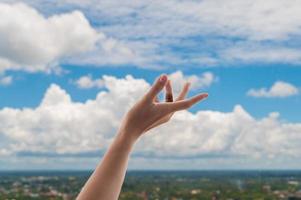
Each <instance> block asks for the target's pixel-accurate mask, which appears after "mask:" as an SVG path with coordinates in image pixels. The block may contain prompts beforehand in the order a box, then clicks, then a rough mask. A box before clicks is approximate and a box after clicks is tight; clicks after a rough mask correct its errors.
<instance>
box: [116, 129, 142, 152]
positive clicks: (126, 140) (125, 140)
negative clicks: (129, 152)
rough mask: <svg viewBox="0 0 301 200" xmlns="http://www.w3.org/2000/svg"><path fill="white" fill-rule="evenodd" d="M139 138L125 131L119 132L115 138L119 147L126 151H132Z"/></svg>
mask: <svg viewBox="0 0 301 200" xmlns="http://www.w3.org/2000/svg"><path fill="white" fill-rule="evenodd" d="M137 139H138V138H137V137H135V135H134V134H132V133H130V132H127V131H125V130H119V131H118V134H117V136H116V138H115V141H116V142H117V143H118V146H119V147H121V148H125V149H132V147H133V146H134V144H135V143H136V141H137Z"/></svg>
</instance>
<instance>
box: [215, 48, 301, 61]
mask: <svg viewBox="0 0 301 200" xmlns="http://www.w3.org/2000/svg"><path fill="white" fill-rule="evenodd" d="M221 56H222V57H223V59H225V60H226V61H232V62H233V61H243V62H249V63H252V62H253V63H256V62H260V61H264V62H265V63H301V50H300V49H298V48H287V47H273V46H268V47H265V46H260V45H256V46H252V45H251V46H250V45H248V44H243V45H239V46H238V47H230V48H228V49H225V50H223V51H222V52H221Z"/></svg>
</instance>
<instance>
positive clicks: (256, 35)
mask: <svg viewBox="0 0 301 200" xmlns="http://www.w3.org/2000/svg"><path fill="white" fill-rule="evenodd" d="M60 2H61V5H66V4H69V5H70V4H71V5H76V6H79V7H81V8H85V9H88V10H89V11H91V12H93V14H94V16H96V17H97V16H98V17H101V18H106V19H107V20H114V19H117V18H119V19H121V20H123V21H127V24H124V23H122V22H123V21H122V22H120V23H114V24H113V25H112V26H109V27H107V28H108V29H111V30H113V31H114V32H115V31H116V30H117V29H118V30H121V32H119V33H118V34H122V35H128V34H131V33H133V32H135V33H137V34H136V35H132V37H141V36H162V35H163V36H187V35H195V34H196V33H201V32H203V33H214V34H218V35H219V34H222V35H228V36H242V37H248V38H250V39H256V40H262V39H285V38H287V37H289V35H293V34H300V31H301V30H300V25H301V22H300V20H301V14H300V12H299V9H298V7H300V2H299V1H285V0H276V1H275V0H267V1H264V2H262V1H260V0H255V1H254V0H253V1H252V0H243V1H242V0H226V1H223V0H205V1H193V0H190V1H173V0H166V1H164V2H162V1H159V0H155V1H150V0H147V1H131V0H125V1H122V2H120V1H117V0H105V1H101V2H97V3H96V2H95V1H94V0H90V1H78V0H62V1H60ZM221 5H222V6H221ZM113 11H114V12H113ZM133 14H135V15H133ZM138 19H139V20H138ZM146 24H147V27H148V28H146V27H145V25H146ZM275 24H277V26H275ZM122 25H125V26H124V27H123V28H122ZM166 27H168V29H166ZM179 27H182V28H181V29H179Z"/></svg>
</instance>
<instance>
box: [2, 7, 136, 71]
mask: <svg viewBox="0 0 301 200" xmlns="http://www.w3.org/2000/svg"><path fill="white" fill-rule="evenodd" d="M0 42H1V46H0V72H1V71H2V72H3V71H6V70H24V71H29V72H37V71H43V72H51V71H58V70H59V69H58V66H59V64H60V61H61V60H64V62H66V63H69V62H68V58H69V59H70V60H72V59H71V57H73V56H81V55H82V54H84V53H87V52H93V51H96V50H97V49H98V51H97V52H98V53H101V54H105V55H106V56H108V57H110V56H115V57H116V56H119V57H122V56H125V57H126V56H129V55H130V54H131V51H130V50H129V49H128V48H127V47H125V46H124V45H121V44H120V42H119V41H117V40H116V39H113V38H111V37H107V36H106V35H105V34H103V33H102V32H100V31H97V30H95V29H94V28H93V27H92V26H91V25H90V23H89V21H88V20H87V18H86V17H85V16H84V14H83V13H82V12H81V11H78V10H75V11H72V12H69V13H63V14H54V15H51V16H49V17H45V16H44V15H43V14H41V13H39V12H38V11H37V10H36V9H34V8H32V7H30V6H28V5H26V4H23V3H14V4H6V3H0ZM99 51H101V52H99ZM112 60H113V59H112ZM70 63H71V61H70Z"/></svg>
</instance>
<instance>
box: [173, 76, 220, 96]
mask: <svg viewBox="0 0 301 200" xmlns="http://www.w3.org/2000/svg"><path fill="white" fill-rule="evenodd" d="M168 77H169V79H170V80H171V82H172V84H173V87H174V90H175V92H176V93H178V92H179V91H180V90H181V87H182V86H183V85H184V84H185V82H187V81H188V82H190V83H191V86H190V88H191V89H192V90H199V89H204V88H207V87H209V86H211V84H213V82H214V81H216V80H217V78H216V77H215V75H214V74H213V73H212V72H204V73H203V74H200V75H199V76H198V75H190V76H185V75H184V74H183V72H182V71H176V72H173V73H171V74H169V75H168Z"/></svg>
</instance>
